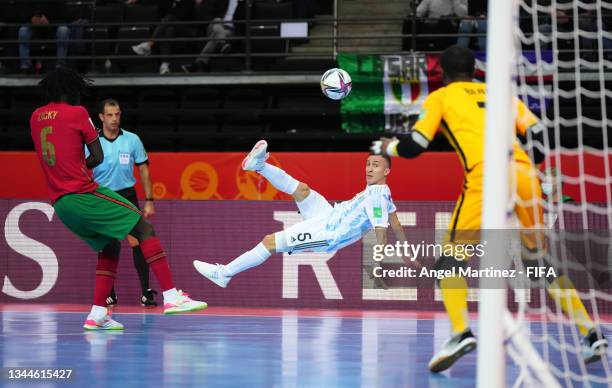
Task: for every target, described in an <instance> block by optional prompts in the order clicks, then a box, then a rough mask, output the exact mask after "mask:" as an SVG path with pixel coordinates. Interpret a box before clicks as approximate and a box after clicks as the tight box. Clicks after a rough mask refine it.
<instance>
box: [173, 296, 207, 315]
mask: <svg viewBox="0 0 612 388" xmlns="http://www.w3.org/2000/svg"><path fill="white" fill-rule="evenodd" d="M178 293H179V298H178V299H177V300H175V301H172V302H164V314H180V313H189V312H192V311H198V310H203V309H205V308H206V307H208V304H207V303H206V302H200V301H198V300H193V299H191V298H190V297H189V294H188V293H186V292H184V291H181V290H179V291H178Z"/></svg>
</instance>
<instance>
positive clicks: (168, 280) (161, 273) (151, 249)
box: [140, 237, 174, 291]
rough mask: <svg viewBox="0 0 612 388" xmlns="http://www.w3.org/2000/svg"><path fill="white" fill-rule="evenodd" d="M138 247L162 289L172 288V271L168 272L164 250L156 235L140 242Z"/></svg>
mask: <svg viewBox="0 0 612 388" xmlns="http://www.w3.org/2000/svg"><path fill="white" fill-rule="evenodd" d="M140 249H141V250H142V255H143V256H144V258H145V261H146V262H147V264H149V266H150V267H151V269H152V270H153V273H154V274H155V277H156V278H157V281H158V282H159V286H160V287H161V289H162V291H168V290H170V289H172V288H174V282H173V281H172V272H170V266H169V265H168V261H167V260H166V252H164V249H163V248H162V246H161V243H160V242H159V239H158V238H157V237H151V238H149V239H147V240H145V241H143V242H141V243H140Z"/></svg>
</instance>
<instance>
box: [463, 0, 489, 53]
mask: <svg viewBox="0 0 612 388" xmlns="http://www.w3.org/2000/svg"><path fill="white" fill-rule="evenodd" d="M468 1H469V3H468V15H469V16H468V18H466V19H462V20H461V22H459V39H457V45H458V46H462V47H466V48H469V47H470V39H471V38H470V37H469V36H465V35H463V36H462V35H461V34H471V33H473V32H474V30H476V32H477V33H478V34H480V35H479V36H478V39H477V41H478V50H481V51H484V50H486V49H487V36H486V33H487V0H468Z"/></svg>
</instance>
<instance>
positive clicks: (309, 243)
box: [277, 185, 397, 252]
mask: <svg viewBox="0 0 612 388" xmlns="http://www.w3.org/2000/svg"><path fill="white" fill-rule="evenodd" d="M298 208H299V209H300V212H301V213H302V215H303V216H304V217H305V218H306V220H305V221H302V222H299V223H297V224H295V225H293V226H292V227H290V228H288V229H286V230H285V231H284V232H281V233H282V234H283V235H284V236H283V238H282V240H284V241H282V242H284V243H285V244H282V245H285V246H282V245H281V246H277V248H281V249H280V250H282V251H285V252H294V251H316V252H332V251H337V250H339V249H341V248H344V247H345V246H347V245H350V244H352V243H354V242H355V241H358V240H359V239H361V238H362V237H363V235H364V234H366V233H367V232H368V231H369V230H371V229H373V228H375V227H383V228H386V227H388V226H389V213H393V212H395V211H396V210H397V208H396V207H395V204H394V203H393V200H392V199H391V191H390V190H389V187H388V186H387V185H370V186H367V187H366V189H365V190H364V191H362V192H360V193H358V194H356V195H355V196H354V197H353V198H352V199H351V200H348V201H344V202H339V203H336V204H335V205H334V207H332V206H331V205H330V204H329V202H327V200H326V199H325V198H323V196H321V195H320V194H319V193H317V192H316V191H311V193H310V195H309V196H308V197H307V198H306V199H305V200H304V201H302V202H298ZM279 237H280V236H279ZM277 242H279V239H278V238H277Z"/></svg>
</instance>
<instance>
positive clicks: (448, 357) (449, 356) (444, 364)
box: [429, 329, 476, 373]
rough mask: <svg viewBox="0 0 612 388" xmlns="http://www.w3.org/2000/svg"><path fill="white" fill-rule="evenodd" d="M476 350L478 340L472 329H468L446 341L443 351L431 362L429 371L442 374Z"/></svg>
mask: <svg viewBox="0 0 612 388" xmlns="http://www.w3.org/2000/svg"><path fill="white" fill-rule="evenodd" d="M474 349H476V338H475V337H474V334H472V331H471V330H470V329H466V330H465V331H463V332H462V333H459V334H457V335H455V336H453V337H451V338H449V339H448V340H447V341H446V343H445V344H444V346H443V347H442V349H441V350H440V351H439V352H438V353H436V354H435V355H434V356H433V357H432V358H431V360H430V361H429V370H430V371H432V372H434V373H438V372H442V371H444V370H446V369H448V368H450V367H451V366H453V364H454V363H455V362H456V361H457V360H458V359H460V358H461V357H463V356H464V355H465V354H467V353H469V352H471V351H472V350H474Z"/></svg>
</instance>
